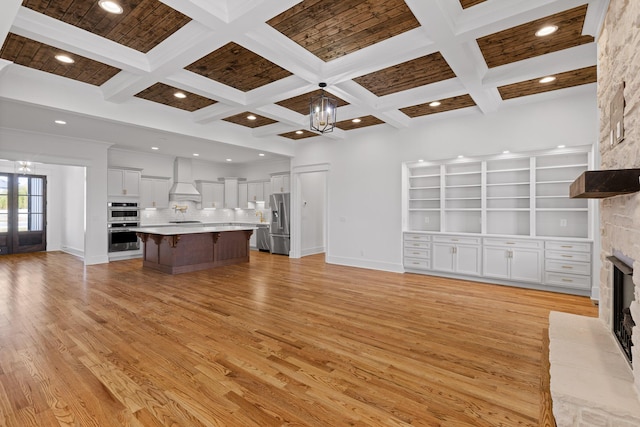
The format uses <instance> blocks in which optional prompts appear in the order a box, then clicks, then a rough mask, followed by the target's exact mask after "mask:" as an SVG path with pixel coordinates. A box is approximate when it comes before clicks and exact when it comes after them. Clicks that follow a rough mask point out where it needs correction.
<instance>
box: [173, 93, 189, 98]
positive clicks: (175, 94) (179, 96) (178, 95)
mask: <svg viewBox="0 0 640 427" xmlns="http://www.w3.org/2000/svg"><path fill="white" fill-rule="evenodd" d="M173 96H175V97H176V98H180V99H185V98H186V97H187V95H185V94H184V93H182V92H176V93H174V94H173Z"/></svg>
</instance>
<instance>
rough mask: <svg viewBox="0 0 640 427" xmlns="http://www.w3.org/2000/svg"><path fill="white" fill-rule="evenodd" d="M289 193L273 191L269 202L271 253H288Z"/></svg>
mask: <svg viewBox="0 0 640 427" xmlns="http://www.w3.org/2000/svg"><path fill="white" fill-rule="evenodd" d="M289 200H290V194H289V193H273V194H272V195H271V198H270V200H269V201H270V203H271V230H270V231H271V253H272V254H282V255H289Z"/></svg>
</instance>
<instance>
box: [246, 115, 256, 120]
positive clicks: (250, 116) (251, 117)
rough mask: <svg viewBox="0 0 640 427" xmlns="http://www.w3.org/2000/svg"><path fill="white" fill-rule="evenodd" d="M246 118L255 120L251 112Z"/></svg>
mask: <svg viewBox="0 0 640 427" xmlns="http://www.w3.org/2000/svg"><path fill="white" fill-rule="evenodd" d="M247 119H248V120H255V119H256V116H254V115H253V114H249V115H248V116H247Z"/></svg>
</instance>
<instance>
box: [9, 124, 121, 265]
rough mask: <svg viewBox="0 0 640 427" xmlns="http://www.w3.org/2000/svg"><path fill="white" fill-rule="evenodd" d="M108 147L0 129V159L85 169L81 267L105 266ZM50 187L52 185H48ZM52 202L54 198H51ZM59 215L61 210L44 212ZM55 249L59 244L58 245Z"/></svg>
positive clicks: (96, 143) (55, 209) (59, 208)
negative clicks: (91, 265) (84, 213)
mask: <svg viewBox="0 0 640 427" xmlns="http://www.w3.org/2000/svg"><path fill="white" fill-rule="evenodd" d="M108 148H109V144H104V143H101V142H96V141H88V140H79V139H71V138H65V137H60V136H56V135H50V134H41V133H33V132H24V131H19V130H15V129H7V128H0V153H1V154H0V157H2V158H5V159H9V160H29V161H33V162H40V163H45V164H57V165H71V166H86V168H87V169H86V171H87V174H86V185H87V189H89V191H87V194H86V212H87V214H86V233H85V235H84V262H85V264H99V263H105V262H108V260H109V258H108V255H107V242H108V240H107V233H106V232H105V230H106V229H107V209H106V206H107V149H108ZM49 185H50V186H51V187H53V184H49ZM51 199H52V200H51V202H55V197H54V198H51ZM48 209H52V210H54V211H55V212H56V214H58V213H59V214H60V215H63V211H62V207H61V206H59V207H57V208H54V207H53V206H52V207H50V208H48ZM58 245H59V243H58Z"/></svg>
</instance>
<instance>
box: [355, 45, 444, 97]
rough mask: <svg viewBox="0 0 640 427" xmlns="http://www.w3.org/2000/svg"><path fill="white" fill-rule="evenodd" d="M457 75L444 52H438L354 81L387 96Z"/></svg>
mask: <svg viewBox="0 0 640 427" xmlns="http://www.w3.org/2000/svg"><path fill="white" fill-rule="evenodd" d="M455 76H456V75H455V74H454V72H453V70H451V67H449V64H447V61H446V60H445V59H444V58H443V56H442V54H441V53H440V52H436V53H432V54H431V55H427V56H422V57H420V58H416V59H413V60H411V61H407V62H404V63H402V64H398V65H394V66H391V67H388V68H385V69H383V70H380V71H375V72H373V73H370V74H366V75H364V76H361V77H357V78H355V79H353V81H355V82H356V83H358V84H359V85H361V86H362V87H364V88H365V89H367V90H369V91H370V92H372V93H374V94H375V95H377V96H385V95H389V94H392V93H396V92H401V91H403V90H408V89H413V88H416V87H420V86H424V85H428V84H431V83H435V82H439V81H442V80H447V79H452V78H454V77H455Z"/></svg>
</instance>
